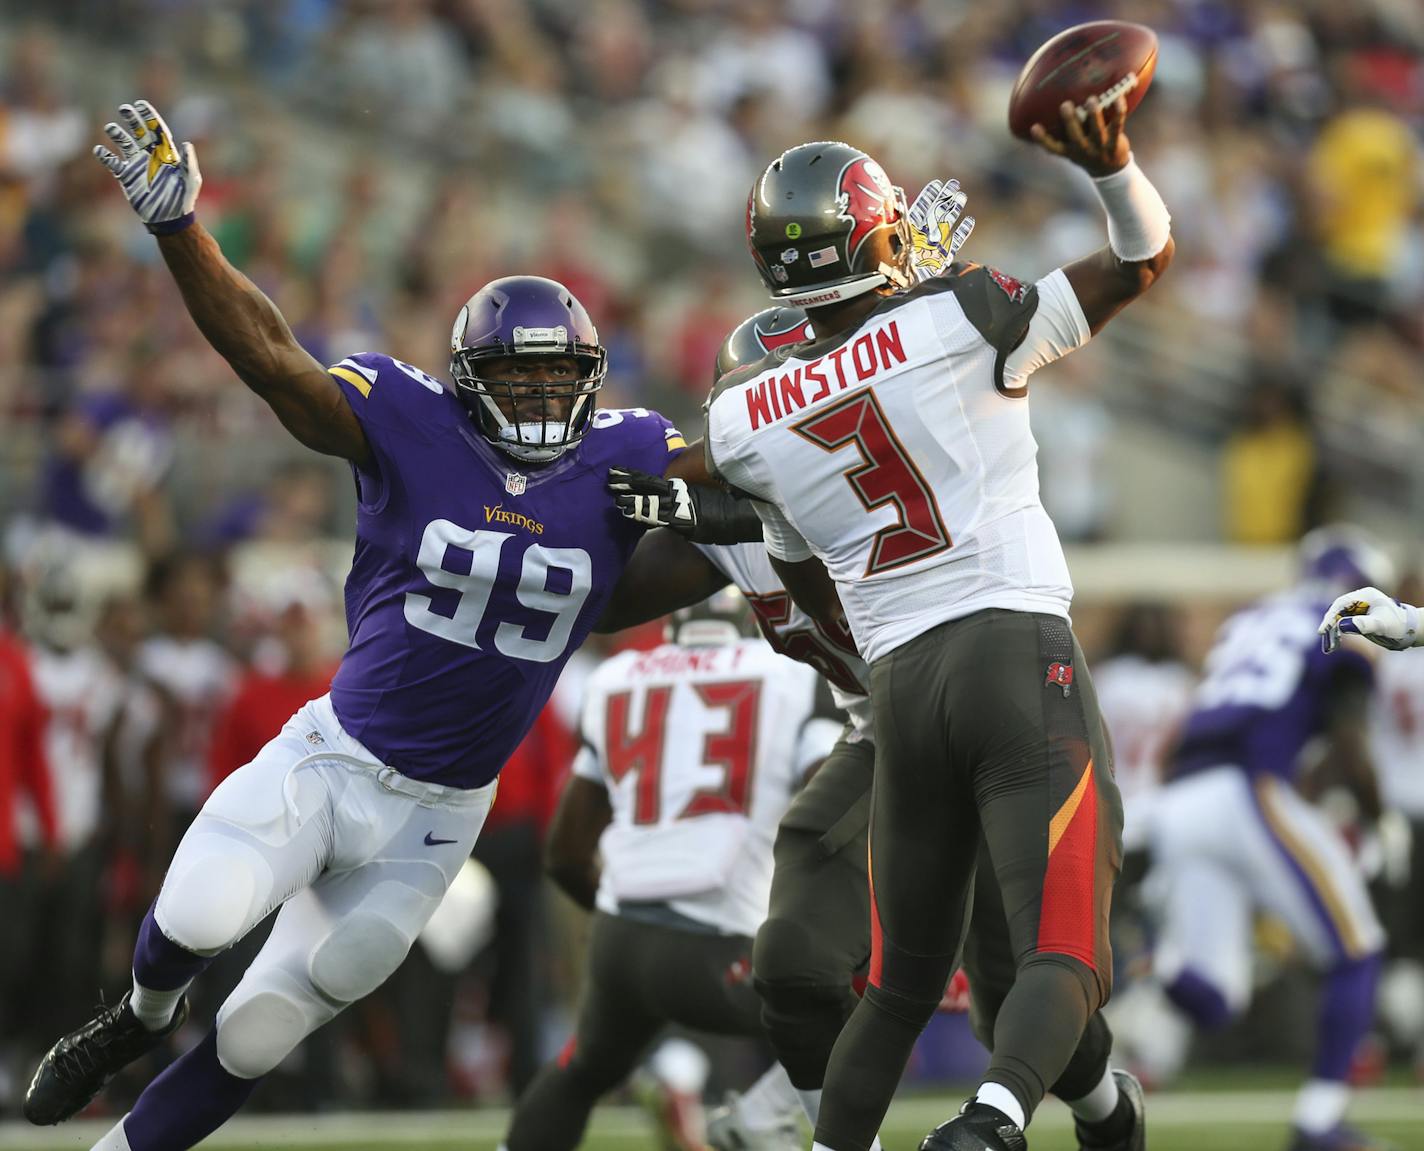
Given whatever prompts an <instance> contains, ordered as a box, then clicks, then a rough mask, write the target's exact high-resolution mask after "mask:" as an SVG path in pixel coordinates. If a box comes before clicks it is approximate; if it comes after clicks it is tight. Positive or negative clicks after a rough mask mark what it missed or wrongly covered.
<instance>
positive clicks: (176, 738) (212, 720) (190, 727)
mask: <svg viewBox="0 0 1424 1151" xmlns="http://www.w3.org/2000/svg"><path fill="white" fill-rule="evenodd" d="M138 663H139V668H140V670H141V671H142V672H143V674H144V675H146V676H147V677H148V678H149V679H150V680H152V681H153V682H154V683H155V684H157V685H158V687H159V688H160V689H161V690H162V691H163V692H164V693H165V694H166V695H167V696H168V698H169V699H170V700H171V701H172V705H173V708H174V709H175V712H176V714H175V715H173V716H171V717H170V721H172V722H174V723H175V726H174V730H173V733H172V735H173V739H172V746H173V755H172V758H171V759H170V760H169V762H168V763H167V765H166V766H165V771H164V780H165V784H166V787H165V790H166V792H167V797H168V800H169V802H171V803H173V804H175V805H176V806H177V807H179V808H180V809H182V810H188V811H196V810H197V809H198V808H199V807H200V806H201V805H202V802H203V796H204V795H206V794H207V791H208V751H209V747H210V745H211V743H212V738H213V728H214V727H215V726H216V724H217V720H218V715H219V713H220V712H221V711H222V708H223V706H224V705H225V704H226V703H227V701H228V698H229V696H231V694H232V692H233V690H234V688H235V685H236V680H237V665H236V664H235V663H234V662H233V659H232V657H231V656H230V655H228V653H227V651H226V650H225V649H224V648H223V647H222V645H221V644H218V643H215V642H214V641H213V640H210V639H189V640H182V639H174V638H172V637H171V636H155V637H154V638H153V639H151V640H149V641H148V642H147V643H145V644H144V645H143V647H142V648H141V649H140V650H139V661H138Z"/></svg>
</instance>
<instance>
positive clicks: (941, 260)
mask: <svg viewBox="0 0 1424 1151" xmlns="http://www.w3.org/2000/svg"><path fill="white" fill-rule="evenodd" d="M968 199H969V197H968V196H966V195H965V194H964V193H963V192H961V191H960V190H959V181H958V180H950V181H948V182H946V181H944V180H931V181H930V182H929V183H928V184H926V185H925V186H924V187H923V188H922V189H920V194H919V195H918V196H916V197H915V202H914V203H913V204H911V205H910V211H909V217H910V267H911V268H912V270H913V271H914V273H915V279H917V280H920V281H924V280H931V279H933V278H934V277H935V276H938V275H941V274H943V273H944V272H945V271H946V270H948V268H949V266H950V264H952V263H954V254H955V253H956V252H958V251H959V249H960V248H961V247H963V246H964V241H965V240H967V239H969V233H970V232H972V231H974V217H973V216H965V217H964V218H963V219H962V220H961V219H960V218H959V217H960V214H961V213H962V212H963V211H964V205H965V203H966V202H967V201H968ZM956 221H957V223H956Z"/></svg>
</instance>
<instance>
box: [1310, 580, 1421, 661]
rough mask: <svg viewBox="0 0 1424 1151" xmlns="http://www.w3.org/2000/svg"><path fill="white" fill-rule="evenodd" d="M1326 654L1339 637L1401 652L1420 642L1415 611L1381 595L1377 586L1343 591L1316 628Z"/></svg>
mask: <svg viewBox="0 0 1424 1151" xmlns="http://www.w3.org/2000/svg"><path fill="white" fill-rule="evenodd" d="M1317 630H1318V631H1319V632H1320V636H1321V647H1323V648H1324V649H1325V651H1327V652H1332V651H1334V650H1335V649H1336V648H1337V647H1339V646H1340V636H1341V635H1342V634H1348V635H1362V636H1364V637H1365V638H1366V639H1367V640H1369V641H1370V642H1371V643H1373V644H1377V645H1378V646H1380V647H1382V648H1385V649H1387V650H1389V651H1403V650H1404V649H1405V648H1407V647H1414V646H1416V645H1417V644H1418V643H1419V642H1420V640H1421V639H1424V637H1421V635H1420V620H1419V609H1418V608H1417V607H1414V606H1412V605H1411V604H1407V603H1399V602H1398V601H1396V600H1394V599H1392V598H1390V597H1389V596H1387V595H1385V593H1384V592H1382V591H1380V590H1379V588H1377V587H1364V588H1360V589H1359V590H1358V591H1352V592H1346V593H1345V594H1344V595H1342V596H1340V597H1339V599H1337V600H1336V601H1335V602H1334V603H1332V604H1331V605H1330V607H1329V608H1328V609H1327V610H1326V612H1325V618H1324V619H1323V620H1321V621H1320V627H1319V628H1318V629H1317Z"/></svg>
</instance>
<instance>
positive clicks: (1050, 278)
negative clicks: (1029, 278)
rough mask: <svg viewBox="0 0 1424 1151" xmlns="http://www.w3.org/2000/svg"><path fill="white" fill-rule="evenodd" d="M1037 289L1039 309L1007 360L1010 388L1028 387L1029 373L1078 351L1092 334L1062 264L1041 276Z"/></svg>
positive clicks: (1005, 380)
mask: <svg viewBox="0 0 1424 1151" xmlns="http://www.w3.org/2000/svg"><path fill="white" fill-rule="evenodd" d="M1034 290H1035V291H1036V292H1037V293H1038V310H1037V311H1036V312H1034V314H1033V318H1032V319H1031V320H1030V321H1029V325H1028V331H1027V332H1026V333H1025V334H1024V338H1023V341H1022V342H1021V343H1020V344H1019V345H1018V347H1016V348H1014V349H1013V351H1011V352H1010V353H1009V354H1008V357H1007V358H1006V359H1005V360H1004V370H1003V381H1004V384H1005V386H1006V388H1007V389H1009V390H1012V389H1016V388H1017V389H1020V390H1022V389H1025V388H1027V387H1028V378H1029V376H1031V375H1032V374H1033V373H1034V372H1036V371H1038V369H1039V368H1041V367H1043V366H1044V365H1045V364H1051V363H1052V362H1053V361H1054V360H1060V359H1062V358H1063V357H1064V356H1066V355H1067V354H1068V353H1069V352H1073V351H1076V350H1077V349H1079V348H1081V347H1082V346H1083V345H1084V344H1086V343H1087V342H1088V340H1089V339H1090V338H1091V337H1092V332H1091V331H1090V330H1089V328H1088V317H1087V316H1085V315H1084V314H1083V306H1082V305H1081V304H1080V303H1079V302H1078V296H1077V294H1076V293H1075V292H1074V291H1073V285H1072V284H1070V283H1069V282H1068V277H1067V276H1065V275H1064V274H1063V269H1062V268H1055V269H1054V270H1053V271H1052V272H1050V273H1049V274H1048V275H1047V276H1045V277H1044V278H1043V279H1041V280H1039V281H1038V283H1036V284H1035V285H1034Z"/></svg>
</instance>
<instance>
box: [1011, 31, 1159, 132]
mask: <svg viewBox="0 0 1424 1151" xmlns="http://www.w3.org/2000/svg"><path fill="white" fill-rule="evenodd" d="M1156 68H1157V33H1155V32H1153V31H1152V29H1151V28H1147V27H1144V26H1143V25H1141V24H1129V23H1127V22H1126V21H1124V20H1095V21H1093V22H1092V23H1090V24H1079V25H1077V26H1076V27H1074V28H1069V29H1068V30H1067V31H1065V32H1060V33H1058V35H1057V36H1055V37H1053V39H1052V40H1050V41H1048V43H1047V44H1045V45H1043V47H1042V48H1040V49H1039V50H1038V51H1037V52H1035V53H1034V54H1033V56H1032V57H1031V58H1030V59H1029V62H1028V63H1027V64H1025V65H1024V66H1023V71H1022V72H1020V73H1019V78H1018V83H1016V84H1015V85H1014V91H1013V94H1012V95H1011V96H1010V97H1009V131H1010V132H1012V133H1013V134H1014V135H1015V136H1018V137H1019V138H1020V139H1023V140H1029V139H1032V136H1030V134H1029V132H1030V129H1031V128H1032V127H1033V126H1034V124H1036V123H1037V124H1042V125H1043V126H1044V128H1045V129H1046V130H1047V132H1048V134H1049V135H1050V136H1060V137H1061V136H1062V134H1063V117H1062V116H1061V115H1060V114H1059V111H1058V108H1059V105H1061V104H1062V103H1063V101H1064V100H1071V101H1073V103H1074V104H1076V105H1078V106H1079V107H1080V108H1081V107H1082V106H1083V104H1084V103H1086V102H1087V99H1088V97H1089V96H1096V97H1097V98H1098V100H1099V102H1100V103H1102V104H1103V105H1104V106H1108V105H1111V104H1113V103H1114V102H1115V101H1116V100H1117V98H1118V97H1119V96H1124V97H1126V99H1127V111H1128V115H1131V114H1132V110H1133V109H1134V108H1136V107H1137V105H1138V104H1139V103H1141V101H1142V97H1143V96H1144V95H1145V94H1146V92H1147V88H1148V85H1150V84H1151V83H1152V73H1153V72H1154V71H1155V70H1156Z"/></svg>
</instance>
